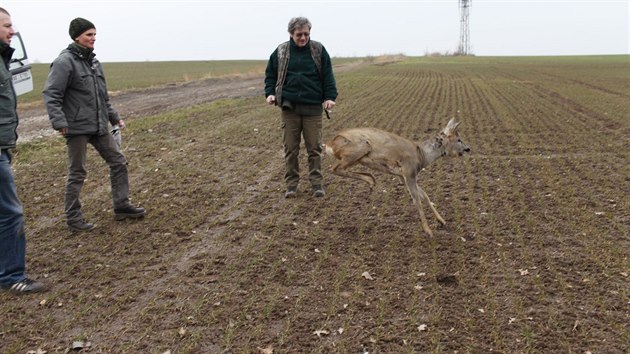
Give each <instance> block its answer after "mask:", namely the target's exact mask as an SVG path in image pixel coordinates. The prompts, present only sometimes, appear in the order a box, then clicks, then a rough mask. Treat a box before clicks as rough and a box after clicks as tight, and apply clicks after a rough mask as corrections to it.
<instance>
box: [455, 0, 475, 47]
mask: <svg viewBox="0 0 630 354" xmlns="http://www.w3.org/2000/svg"><path fill="white" fill-rule="evenodd" d="M471 3H472V0H459V13H460V17H461V19H460V24H459V48H457V54H459V55H470V54H472V53H471V52H470V27H468V16H469V14H470V11H469V10H470V6H471Z"/></svg>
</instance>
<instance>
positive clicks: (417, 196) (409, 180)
mask: <svg viewBox="0 0 630 354" xmlns="http://www.w3.org/2000/svg"><path fill="white" fill-rule="evenodd" d="M403 178H404V180H405V184H406V185H407V190H408V191H409V194H410V195H411V199H413V202H414V204H415V205H416V206H417V207H418V212H419V213H420V221H421V222H422V229H423V230H424V232H426V233H427V234H428V235H429V236H430V237H433V232H431V229H430V228H429V223H428V222H427V218H426V216H424V211H423V210H422V201H421V199H424V197H425V196H426V193H424V191H422V190H421V189H420V188H418V184H417V183H416V178H415V176H413V177H407V176H403ZM427 200H428V199H427ZM429 205H431V204H430V202H429Z"/></svg>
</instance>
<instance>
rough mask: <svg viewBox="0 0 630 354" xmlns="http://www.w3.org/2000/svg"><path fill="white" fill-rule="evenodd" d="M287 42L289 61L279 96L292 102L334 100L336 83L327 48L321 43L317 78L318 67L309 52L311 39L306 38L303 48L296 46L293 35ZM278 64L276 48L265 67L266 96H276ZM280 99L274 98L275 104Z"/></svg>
mask: <svg viewBox="0 0 630 354" xmlns="http://www.w3.org/2000/svg"><path fill="white" fill-rule="evenodd" d="M289 43H290V54H289V63H288V67H287V72H286V76H285V82H284V83H283V85H282V92H281V95H280V96H281V97H282V98H283V99H285V100H288V101H290V102H292V103H297V104H307V105H316V104H321V103H322V102H324V101H326V100H333V101H334V100H336V99H337V84H336V82H335V76H334V74H333V69H332V62H331V60H330V56H329V55H328V52H327V51H326V48H323V47H322V54H321V67H322V72H321V78H320V73H319V70H318V69H317V66H316V65H315V62H314V61H313V58H312V56H311V50H310V45H311V42H310V41H309V43H308V44H307V45H306V46H304V47H303V48H300V47H298V46H297V45H296V44H295V42H293V40H292V39H291V40H290V41H289ZM278 66H279V63H278V49H276V50H275V51H274V52H273V53H272V54H271V56H270V57H269V61H268V62H267V69H266V70H265V97H266V96H269V95H276V96H278V95H277V94H276V92H275V89H276V83H277V80H278V77H279V76H281V75H279V73H278ZM280 74H281V73H280ZM281 103H282V102H277V104H281Z"/></svg>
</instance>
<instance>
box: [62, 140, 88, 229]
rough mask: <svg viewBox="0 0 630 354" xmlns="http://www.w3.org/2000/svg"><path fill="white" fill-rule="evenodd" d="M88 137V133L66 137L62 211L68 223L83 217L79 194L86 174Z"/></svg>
mask: <svg viewBox="0 0 630 354" xmlns="http://www.w3.org/2000/svg"><path fill="white" fill-rule="evenodd" d="M89 138H90V137H89V136H88V135H76V136H71V137H68V138H67V140H66V146H67V148H68V180H67V181H66V192H65V201H64V211H65V213H66V220H67V222H69V223H70V222H73V221H78V220H81V219H83V214H82V213H81V201H80V200H79V196H80V194H81V188H83V182H84V181H85V177H86V176H87V171H86V169H85V160H86V152H87V142H88V140H89Z"/></svg>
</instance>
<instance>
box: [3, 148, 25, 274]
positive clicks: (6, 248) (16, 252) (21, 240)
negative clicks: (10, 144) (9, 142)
mask: <svg viewBox="0 0 630 354" xmlns="http://www.w3.org/2000/svg"><path fill="white" fill-rule="evenodd" d="M25 269H26V236H25V234H24V214H23V210H22V203H21V202H20V200H19V198H18V195H17V189H16V187H15V180H14V179H13V172H12V171H11V157H10V155H9V152H8V151H7V150H2V152H1V155H0V284H2V285H7V284H13V283H15V282H18V281H20V280H22V279H24V278H25V274H24V272H25Z"/></svg>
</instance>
